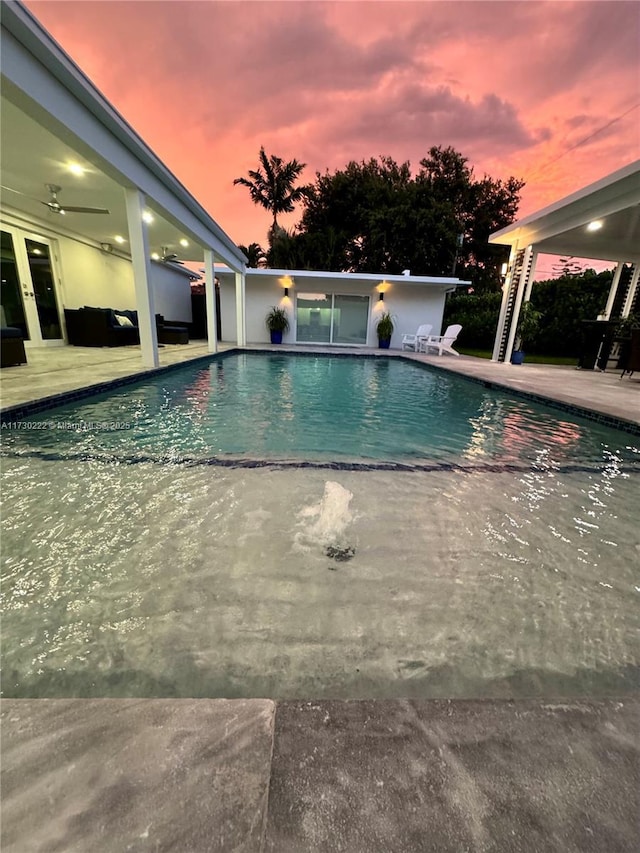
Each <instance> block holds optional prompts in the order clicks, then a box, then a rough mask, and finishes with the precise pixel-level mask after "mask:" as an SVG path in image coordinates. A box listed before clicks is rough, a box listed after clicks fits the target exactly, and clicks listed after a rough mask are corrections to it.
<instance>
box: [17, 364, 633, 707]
mask: <svg viewBox="0 0 640 853" xmlns="http://www.w3.org/2000/svg"><path fill="white" fill-rule="evenodd" d="M30 421H31V422H33V423H36V424H37V423H40V424H44V422H45V421H46V422H50V423H51V424H54V425H57V426H54V427H52V428H49V427H47V428H46V429H18V428H16V429H8V430H4V431H3V446H2V453H3V459H2V539H1V542H0V546H1V550H2V585H1V590H0V592H1V598H2V620H1V622H0V639H1V652H2V692H3V695H4V696H15V697H62V696H95V697H101V696H104V697H107V696H130V697H170V696H183V697H257V696H259V697H274V698H278V697H291V698H294V697H295V698H306V699H309V698H316V697H326V698H331V697H334V698H365V697H368V698H387V697H388V698H391V697H422V698H447V697H465V698H482V697H504V698H512V697H513V698H522V697H533V696H535V697H549V698H554V699H555V698H562V697H580V696H591V697H594V696H621V695H624V694H626V693H630V692H637V690H638V688H639V686H640V682H639V673H640V608H639V606H638V605H639V603H640V579H639V578H638V568H637V567H638V565H639V564H640V534H639V532H638V525H637V510H638V494H639V490H638V486H639V477H640V470H639V466H638V459H639V457H640V454H639V448H638V442H637V439H634V438H633V437H632V436H629V435H626V434H624V433H621V432H617V431H615V430H611V429H606V428H604V427H600V426H598V425H597V424H593V423H590V422H588V421H585V420H582V419H580V418H572V417H571V416H569V415H565V414H564V413H562V412H557V411H553V410H551V409H546V408H545V407H538V406H535V405H532V404H531V403H529V401H527V400H517V399H515V398H514V399H509V397H508V396H506V395H503V394H499V393H496V392H494V391H492V390H490V389H487V388H484V387H483V386H481V385H477V384H474V383H470V382H466V381H464V380H461V379H458V378H456V377H448V376H447V375H446V374H443V373H441V372H436V371H433V370H425V369H422V368H418V367H415V366H414V365H412V364H402V363H399V362H398V361H397V360H396V361H392V360H388V361H387V360H386V359H385V360H378V359H353V358H348V359H347V358H345V359H336V358H331V359H325V358H322V357H318V358H315V357H306V358H302V357H298V358H292V357H287V356H280V355H277V356H273V357H264V356H260V355H241V356H233V357H227V358H224V359H221V360H219V361H214V362H212V363H211V364H210V365H206V366H205V367H202V366H200V367H191V368H185V369H181V370H177V371H175V372H172V373H169V374H165V375H163V376H161V377H160V378H158V379H156V380H154V381H153V382H149V383H142V384H139V385H132V386H127V387H125V388H123V389H122V390H121V391H119V392H117V393H114V394H111V395H109V396H102V397H100V398H96V399H93V398H92V399H88V400H85V401H83V402H79V403H76V404H75V405H72V406H67V407H65V408H64V409H63V410H62V409H60V410H55V411H51V412H48V413H46V414H43V415H42V416H40V417H39V418H37V419H35V418H31V419H30ZM81 422H84V423H85V426H84V427H82V426H79V424H80V423H81ZM95 424H101V425H102V427H101V428H96V427H95ZM105 424H106V425H107V426H105ZM109 424H112V425H113V424H120V425H121V426H122V425H123V424H129V425H130V428H127V429H124V428H123V429H112V428H111V427H110V426H108V425H109ZM74 425H75V426H74ZM87 426H89V427H90V428H86V427H87ZM218 463H222V464H218ZM254 463H255V465H254ZM323 466H324V467H323Z"/></svg>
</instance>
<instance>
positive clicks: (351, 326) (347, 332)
mask: <svg viewBox="0 0 640 853" xmlns="http://www.w3.org/2000/svg"><path fill="white" fill-rule="evenodd" d="M368 319H369V297H368V296H351V295H346V294H340V293H298V294H297V295H296V329H297V334H296V340H297V342H298V343H317V344H343V345H350V344H351V345H360V346H364V345H366V343H367V323H368Z"/></svg>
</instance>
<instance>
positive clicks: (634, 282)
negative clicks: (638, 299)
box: [622, 264, 640, 319]
mask: <svg viewBox="0 0 640 853" xmlns="http://www.w3.org/2000/svg"><path fill="white" fill-rule="evenodd" d="M639 276H640V264H635V265H634V268H633V275H632V276H631V281H630V282H629V290H627V298H626V299H625V300H624V307H623V309H622V317H623V319H624V318H625V317H628V316H629V313H630V311H631V306H632V305H633V300H634V298H635V295H636V290H637V289H638V277H639Z"/></svg>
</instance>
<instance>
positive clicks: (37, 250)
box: [31, 249, 42, 255]
mask: <svg viewBox="0 0 640 853" xmlns="http://www.w3.org/2000/svg"><path fill="white" fill-rule="evenodd" d="M31 254H33V255H41V254H42V250H41V249H32V250H31Z"/></svg>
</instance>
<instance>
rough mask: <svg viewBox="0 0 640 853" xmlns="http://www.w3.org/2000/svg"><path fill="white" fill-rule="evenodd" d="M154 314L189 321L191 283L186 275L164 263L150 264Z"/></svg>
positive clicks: (182, 321) (178, 320) (166, 318)
mask: <svg viewBox="0 0 640 853" xmlns="http://www.w3.org/2000/svg"><path fill="white" fill-rule="evenodd" d="M151 284H152V286H153V293H154V299H155V309H156V314H162V316H163V317H164V319H165V320H167V321H170V320H176V321H177V322H180V323H190V322H191V284H190V282H189V279H188V277H187V276H186V275H183V274H182V273H181V272H179V271H178V270H175V269H172V268H171V267H170V266H167V265H166V264H160V263H152V264H151Z"/></svg>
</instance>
